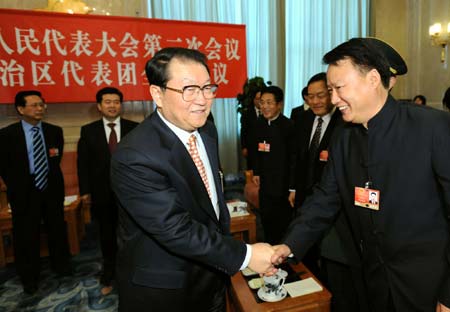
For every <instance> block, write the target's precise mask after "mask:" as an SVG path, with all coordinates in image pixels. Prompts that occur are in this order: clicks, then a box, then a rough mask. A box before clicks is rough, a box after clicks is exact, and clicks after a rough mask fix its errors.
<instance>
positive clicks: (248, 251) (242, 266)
mask: <svg viewBox="0 0 450 312" xmlns="http://www.w3.org/2000/svg"><path fill="white" fill-rule="evenodd" d="M246 245H247V253H246V254H245V259H244V262H243V263H242V265H241V268H240V269H239V270H240V271H242V270H243V269H245V268H246V267H248V264H249V263H250V258H251V256H252V246H251V245H249V244H246Z"/></svg>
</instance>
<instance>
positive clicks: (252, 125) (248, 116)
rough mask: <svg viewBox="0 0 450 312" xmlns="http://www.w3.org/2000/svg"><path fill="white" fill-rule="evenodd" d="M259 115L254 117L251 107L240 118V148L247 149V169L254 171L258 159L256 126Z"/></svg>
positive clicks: (254, 113) (254, 112) (254, 111)
mask: <svg viewBox="0 0 450 312" xmlns="http://www.w3.org/2000/svg"><path fill="white" fill-rule="evenodd" d="M262 118H263V117H262V116H261V115H259V117H258V116H256V110H255V106H254V105H251V106H250V107H249V108H248V110H247V111H246V112H245V113H243V114H242V117H241V148H246V149H247V152H248V154H247V169H248V170H252V169H255V168H254V167H255V165H256V158H257V157H258V156H257V155H258V142H257V134H258V133H257V131H256V125H257V122H258V120H259V119H262Z"/></svg>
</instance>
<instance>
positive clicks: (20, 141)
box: [13, 122, 30, 175]
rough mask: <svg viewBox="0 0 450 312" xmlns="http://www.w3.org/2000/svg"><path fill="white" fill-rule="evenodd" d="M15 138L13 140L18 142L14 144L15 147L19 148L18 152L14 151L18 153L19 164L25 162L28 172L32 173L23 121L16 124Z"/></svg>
mask: <svg viewBox="0 0 450 312" xmlns="http://www.w3.org/2000/svg"><path fill="white" fill-rule="evenodd" d="M14 135H15V140H14V141H13V142H16V143H17V144H14V148H15V149H17V153H14V154H15V155H17V157H18V158H19V159H18V162H17V163H19V164H24V165H25V166H26V168H28V170H27V174H28V175H30V162H29V160H28V150H27V143H26V140H25V133H24V132H23V128H22V123H21V122H18V123H17V124H16V130H15V131H14Z"/></svg>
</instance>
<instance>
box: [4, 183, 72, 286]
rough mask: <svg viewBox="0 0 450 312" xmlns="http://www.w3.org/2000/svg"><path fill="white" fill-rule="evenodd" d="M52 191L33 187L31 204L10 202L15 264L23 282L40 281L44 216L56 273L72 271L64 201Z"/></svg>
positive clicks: (27, 283) (51, 260) (34, 282)
mask: <svg viewBox="0 0 450 312" xmlns="http://www.w3.org/2000/svg"><path fill="white" fill-rule="evenodd" d="M52 195H53V194H52V193H51V192H49V191H48V189H47V190H44V191H42V192H41V191H38V190H37V189H35V188H33V189H32V190H31V191H30V193H29V205H28V206H26V207H17V206H15V205H14V203H13V202H12V203H11V206H12V207H11V208H12V221H13V244H14V257H15V264H16V270H17V273H18V275H19V277H20V279H21V281H22V283H23V285H36V284H37V283H38V281H39V271H40V239H39V237H40V230H41V220H42V221H43V225H44V227H45V229H46V232H47V236H48V248H49V255H50V263H51V266H52V269H53V270H54V271H55V272H56V273H57V274H65V273H67V272H68V271H70V264H69V259H70V254H69V246H68V242H67V230H66V226H65V222H64V203H63V202H62V200H58V199H57V198H55V196H52Z"/></svg>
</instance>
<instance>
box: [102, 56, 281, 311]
mask: <svg viewBox="0 0 450 312" xmlns="http://www.w3.org/2000/svg"><path fill="white" fill-rule="evenodd" d="M145 71H146V74H147V78H148V81H149V83H150V93H151V95H152V98H153V100H154V101H155V103H156V106H157V110H156V112H154V113H153V114H152V115H150V116H149V117H148V118H147V119H146V120H144V121H143V122H142V123H141V124H140V125H139V126H137V127H136V128H135V129H134V130H133V131H132V132H131V133H129V134H128V135H127V136H126V137H125V138H124V139H123V140H122V142H121V144H120V145H119V146H118V148H117V150H116V152H115V153H114V154H113V156H112V159H111V183H112V189H113V191H114V193H115V194H116V196H117V198H118V205H119V229H118V236H119V252H118V256H117V271H116V281H117V282H118V290H119V311H127V312H130V311H146V310H149V309H150V310H152V311H225V285H226V283H227V279H228V276H229V275H232V274H235V273H236V272H237V271H239V270H240V269H244V268H246V267H247V266H249V267H250V268H252V269H253V270H255V271H258V272H265V271H272V272H273V266H272V264H271V263H270V255H272V254H273V250H272V248H271V247H270V246H269V245H267V244H262V243H261V244H254V245H252V246H250V245H246V244H245V243H243V242H241V241H237V240H234V239H233V238H232V237H231V236H230V230H229V227H230V216H229V213H228V209H227V207H226V205H225V201H224V197H223V190H222V188H221V183H220V180H219V159H218V153H217V152H218V146H217V131H216V129H215V127H214V125H213V124H212V123H211V122H207V116H208V114H209V112H210V109H211V105H212V102H213V99H214V97H215V96H216V92H217V85H215V84H213V83H212V82H211V80H210V75H209V69H208V66H207V64H206V57H205V56H204V55H203V54H202V53H200V52H198V51H196V50H190V49H185V48H164V49H162V50H160V51H158V52H157V53H156V54H155V56H154V57H153V58H152V59H151V60H150V61H148V62H147V65H146V68H145Z"/></svg>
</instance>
